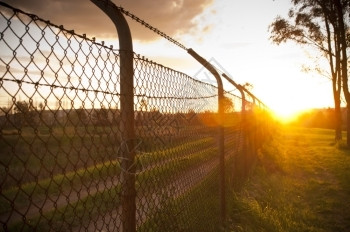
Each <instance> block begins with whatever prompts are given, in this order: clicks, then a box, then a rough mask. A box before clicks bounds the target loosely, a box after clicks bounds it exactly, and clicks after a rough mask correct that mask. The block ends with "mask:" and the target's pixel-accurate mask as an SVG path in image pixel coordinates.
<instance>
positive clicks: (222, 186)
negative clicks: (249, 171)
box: [187, 48, 226, 226]
mask: <svg viewBox="0 0 350 232" xmlns="http://www.w3.org/2000/svg"><path fill="white" fill-rule="evenodd" d="M187 52H188V53H189V54H190V55H191V56H192V57H193V58H195V59H196V60H197V61H198V62H199V63H200V64H202V65H203V66H204V68H206V69H207V70H208V71H209V72H211V73H212V74H213V76H214V77H215V79H216V82H217V84H218V105H219V107H218V114H219V131H218V134H219V157H220V158H219V159H220V164H219V165H220V212H221V225H222V226H224V225H225V221H226V196H225V191H226V187H225V185H226V184H225V144H224V142H225V141H224V139H225V137H224V107H223V102H224V101H223V99H224V89H223V84H222V80H221V77H220V75H219V73H218V72H217V71H216V70H215V68H214V67H213V66H212V65H211V64H210V63H209V62H208V61H207V60H205V59H204V58H203V57H201V56H200V55H198V54H197V53H196V52H195V51H193V50H192V49H191V48H189V49H188V50H187Z"/></svg>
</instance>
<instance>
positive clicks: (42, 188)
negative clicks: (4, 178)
mask: <svg viewBox="0 0 350 232" xmlns="http://www.w3.org/2000/svg"><path fill="white" fill-rule="evenodd" d="M213 142H214V141H213V139H212V138H205V139H199V140H194V141H191V142H187V143H184V144H182V145H179V146H174V147H172V148H168V149H165V150H160V151H157V152H151V153H148V154H147V156H137V159H138V162H140V163H141V164H142V165H144V166H146V169H145V170H144V171H142V172H140V173H139V174H137V175H136V187H137V189H139V188H142V189H140V190H142V191H144V190H145V189H150V188H149V186H154V188H160V187H162V186H163V185H166V183H168V182H169V180H170V179H174V178H175V176H177V175H180V174H181V173H182V172H184V171H186V170H188V169H191V168H193V167H195V166H198V165H200V164H201V163H202V162H206V161H207V160H209V159H213V158H214V157H215V154H216V152H217V151H216V148H215V146H214V147H212V146H213ZM153 164H154V165H153ZM119 174H120V166H119V162H118V161H116V160H115V161H107V162H104V163H99V164H95V165H92V166H90V167H86V168H82V169H79V170H76V171H72V172H67V173H65V174H57V175H55V176H53V177H52V178H46V179H41V180H39V181H38V182H35V181H34V182H29V183H25V184H23V185H21V186H20V187H10V188H8V189H7V190H5V191H4V192H3V196H4V197H5V198H1V199H0V205H1V207H0V212H1V213H6V212H7V211H8V210H9V209H11V205H10V202H13V203H14V204H15V205H16V207H19V208H23V207H25V208H28V207H29V206H30V205H31V204H32V201H33V200H35V199H38V200H39V201H40V199H41V200H42V199H44V198H45V196H50V198H55V196H58V195H59V194H62V193H64V194H72V193H75V190H73V189H72V187H73V186H74V189H81V187H80V186H82V185H90V184H91V183H94V182H97V181H98V180H99V179H103V180H105V179H106V178H107V177H108V176H116V177H117V176H118V175H119ZM111 191H112V193H111ZM119 194H120V184H118V185H116V186H115V187H114V188H113V189H112V190H111V189H110V188H106V189H104V190H99V191H97V192H95V193H89V195H87V196H80V197H78V198H77V199H76V200H74V199H73V200H72V199H70V200H69V202H68V200H67V202H66V204H63V205H58V206H57V208H56V206H55V208H53V209H51V210H49V211H43V212H42V213H40V214H41V216H40V215H30V216H29V217H27V221H26V222H23V221H17V222H14V223H13V224H11V225H10V227H11V230H12V229H13V230H14V231H16V230H17V229H20V228H22V227H23V229H24V230H29V231H30V230H31V229H33V228H34V227H35V228H40V229H43V230H46V228H49V227H46V226H45V225H48V224H50V225H49V226H50V227H51V228H59V227H61V226H63V225H64V226H68V227H72V226H74V225H75V224H76V223H82V222H86V221H88V220H91V219H92V218H94V217H96V215H98V214H101V213H107V212H108V211H110V210H115V209H116V207H118V204H119V203H118V201H119V200H118V201H116V199H115V196H118V195H119ZM12 198H13V199H12ZM8 199H10V200H8ZM96 205H98V206H100V207H97V209H98V211H97V212H96V213H94V212H95V211H96V210H95V209H96ZM108 206H112V207H108ZM90 208H91V209H92V210H89V213H88V214H87V213H86V209H90ZM84 212H85V213H84ZM72 218H75V219H76V220H75V221H72V222H71V220H70V219H72Z"/></svg>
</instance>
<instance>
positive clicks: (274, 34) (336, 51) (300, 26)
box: [269, 0, 350, 140]
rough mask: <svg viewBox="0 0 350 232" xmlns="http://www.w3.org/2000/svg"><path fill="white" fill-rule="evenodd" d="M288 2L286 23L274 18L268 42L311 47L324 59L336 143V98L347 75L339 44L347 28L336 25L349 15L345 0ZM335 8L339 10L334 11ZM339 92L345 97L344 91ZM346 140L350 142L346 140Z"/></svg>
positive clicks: (338, 115) (338, 117)
mask: <svg viewBox="0 0 350 232" xmlns="http://www.w3.org/2000/svg"><path fill="white" fill-rule="evenodd" d="M291 2H292V3H293V4H294V6H295V8H294V9H293V8H292V9H291V10H290V11H289V20H287V19H284V18H281V17H280V16H278V17H277V18H276V19H275V21H274V22H273V23H272V24H271V25H270V26H269V29H270V31H271V37H270V38H271V39H272V41H273V42H274V43H276V44H280V43H282V42H286V41H288V40H291V41H294V42H296V43H298V44H301V45H311V46H313V47H315V48H317V50H318V51H319V52H320V53H321V54H322V55H323V56H324V57H326V58H327V59H328V64H329V68H330V73H331V80H332V90H333V98H334V106H335V118H336V123H335V139H336V140H340V139H341V108H340V103H341V101H340V96H341V89H342V85H343V86H345V85H344V83H345V84H346V86H347V74H346V72H347V71H346V70H345V68H344V64H343V63H344V60H345V59H346V54H345V56H344V52H343V51H342V50H343V48H344V45H342V43H341V41H342V40H343V38H344V35H342V33H343V32H344V31H346V28H347V27H348V25H346V24H344V21H343V24H341V23H340V21H342V20H341V19H343V18H344V16H345V12H349V8H348V7H345V6H346V4H348V3H349V0H291ZM337 4H338V5H340V6H338V7H337ZM338 8H341V10H339V9H338ZM341 31H343V32H341ZM345 50H346V49H345ZM344 73H345V74H344ZM342 83H343V84H342ZM343 89H344V93H345V92H346V90H347V89H346V87H345V88H343ZM345 95H346V93H345ZM349 101H350V94H349ZM348 105H349V104H348ZM349 115H350V114H349ZM349 123H350V120H349ZM349 128H350V124H349ZM348 133H350V129H349V130H348ZM348 138H349V139H350V136H348Z"/></svg>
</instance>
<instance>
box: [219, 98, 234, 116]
mask: <svg viewBox="0 0 350 232" xmlns="http://www.w3.org/2000/svg"><path fill="white" fill-rule="evenodd" d="M222 105H223V108H224V112H225V113H231V112H232V111H233V109H234V105H233V102H232V100H231V98H229V97H224V98H223V99H222Z"/></svg>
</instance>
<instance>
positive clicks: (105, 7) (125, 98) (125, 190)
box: [91, 0, 136, 232]
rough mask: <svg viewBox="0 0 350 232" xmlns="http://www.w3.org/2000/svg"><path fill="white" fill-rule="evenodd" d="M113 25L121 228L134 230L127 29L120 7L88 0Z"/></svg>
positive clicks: (131, 89) (101, 0) (130, 63)
mask: <svg viewBox="0 0 350 232" xmlns="http://www.w3.org/2000/svg"><path fill="white" fill-rule="evenodd" d="M91 1H92V2H93V3H94V4H95V5H96V6H98V7H99V8H100V9H101V10H102V11H103V12H104V13H105V14H106V15H108V17H109V18H110V19H111V20H112V21H113V23H114V25H115V26H116V29H117V32H118V37H119V50H120V114H121V115H120V116H121V121H120V130H121V139H122V140H121V147H120V152H121V153H120V156H121V157H120V158H121V168H122V172H121V181H122V195H121V198H122V199H121V202H122V226H123V231H126V232H134V231H136V203H135V198H136V190H135V165H134V162H135V161H134V160H135V149H134V148H135V144H134V143H135V131H134V83H133V76H134V73H133V72H134V71H133V47H132V38H131V33H130V29H129V26H128V23H127V21H126V20H125V18H124V16H123V15H122V13H121V12H120V10H119V9H118V8H117V7H116V6H115V5H114V4H113V3H112V2H111V1H110V0H91Z"/></svg>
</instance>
